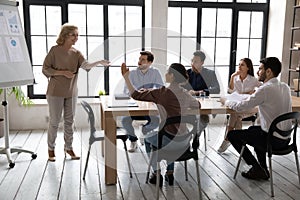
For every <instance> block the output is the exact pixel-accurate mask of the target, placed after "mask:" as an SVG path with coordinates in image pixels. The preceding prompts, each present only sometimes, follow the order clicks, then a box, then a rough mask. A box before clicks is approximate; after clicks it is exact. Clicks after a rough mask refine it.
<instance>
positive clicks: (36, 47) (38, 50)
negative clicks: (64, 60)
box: [31, 36, 47, 65]
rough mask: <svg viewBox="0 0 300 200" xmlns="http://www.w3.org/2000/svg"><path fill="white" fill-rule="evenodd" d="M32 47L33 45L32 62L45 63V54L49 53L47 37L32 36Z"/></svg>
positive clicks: (34, 63)
mask: <svg viewBox="0 0 300 200" xmlns="http://www.w3.org/2000/svg"><path fill="white" fill-rule="evenodd" d="M31 47H32V64H33V65H43V63H44V59H45V56H46V54H47V50H46V37H41V36H32V37H31Z"/></svg>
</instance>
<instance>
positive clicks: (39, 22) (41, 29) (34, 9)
mask: <svg viewBox="0 0 300 200" xmlns="http://www.w3.org/2000/svg"><path fill="white" fill-rule="evenodd" d="M29 12H30V31H31V34H32V35H45V34H46V30H45V20H44V19H45V6H30V7H29Z"/></svg>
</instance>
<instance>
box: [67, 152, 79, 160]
mask: <svg viewBox="0 0 300 200" xmlns="http://www.w3.org/2000/svg"><path fill="white" fill-rule="evenodd" d="M67 154H69V156H71V159H72V160H79V159H80V156H76V154H75V153H74V151H73V150H65V157H67Z"/></svg>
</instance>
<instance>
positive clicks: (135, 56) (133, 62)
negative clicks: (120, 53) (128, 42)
mask: <svg viewBox="0 0 300 200" xmlns="http://www.w3.org/2000/svg"><path fill="white" fill-rule="evenodd" d="M140 52H141V51H140V50H139V49H135V50H134V51H126V64H127V65H128V67H132V66H133V67H136V66H138V62H139V57H140ZM154 57H155V55H154ZM154 60H155V59H154ZM122 62H124V61H121V62H118V63H117V65H119V66H120V65H121V63H122Z"/></svg>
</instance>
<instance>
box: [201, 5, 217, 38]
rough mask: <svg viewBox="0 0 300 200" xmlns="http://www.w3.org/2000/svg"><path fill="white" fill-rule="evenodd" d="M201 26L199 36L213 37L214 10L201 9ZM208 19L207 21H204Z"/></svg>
mask: <svg viewBox="0 0 300 200" xmlns="http://www.w3.org/2000/svg"><path fill="white" fill-rule="evenodd" d="M202 19H203V20H202V22H201V23H202V25H201V35H202V37H206V36H212V37H214V36H215V27H216V23H215V21H216V9H215V8H204V9H202ZM204 19H209V20H204Z"/></svg>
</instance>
